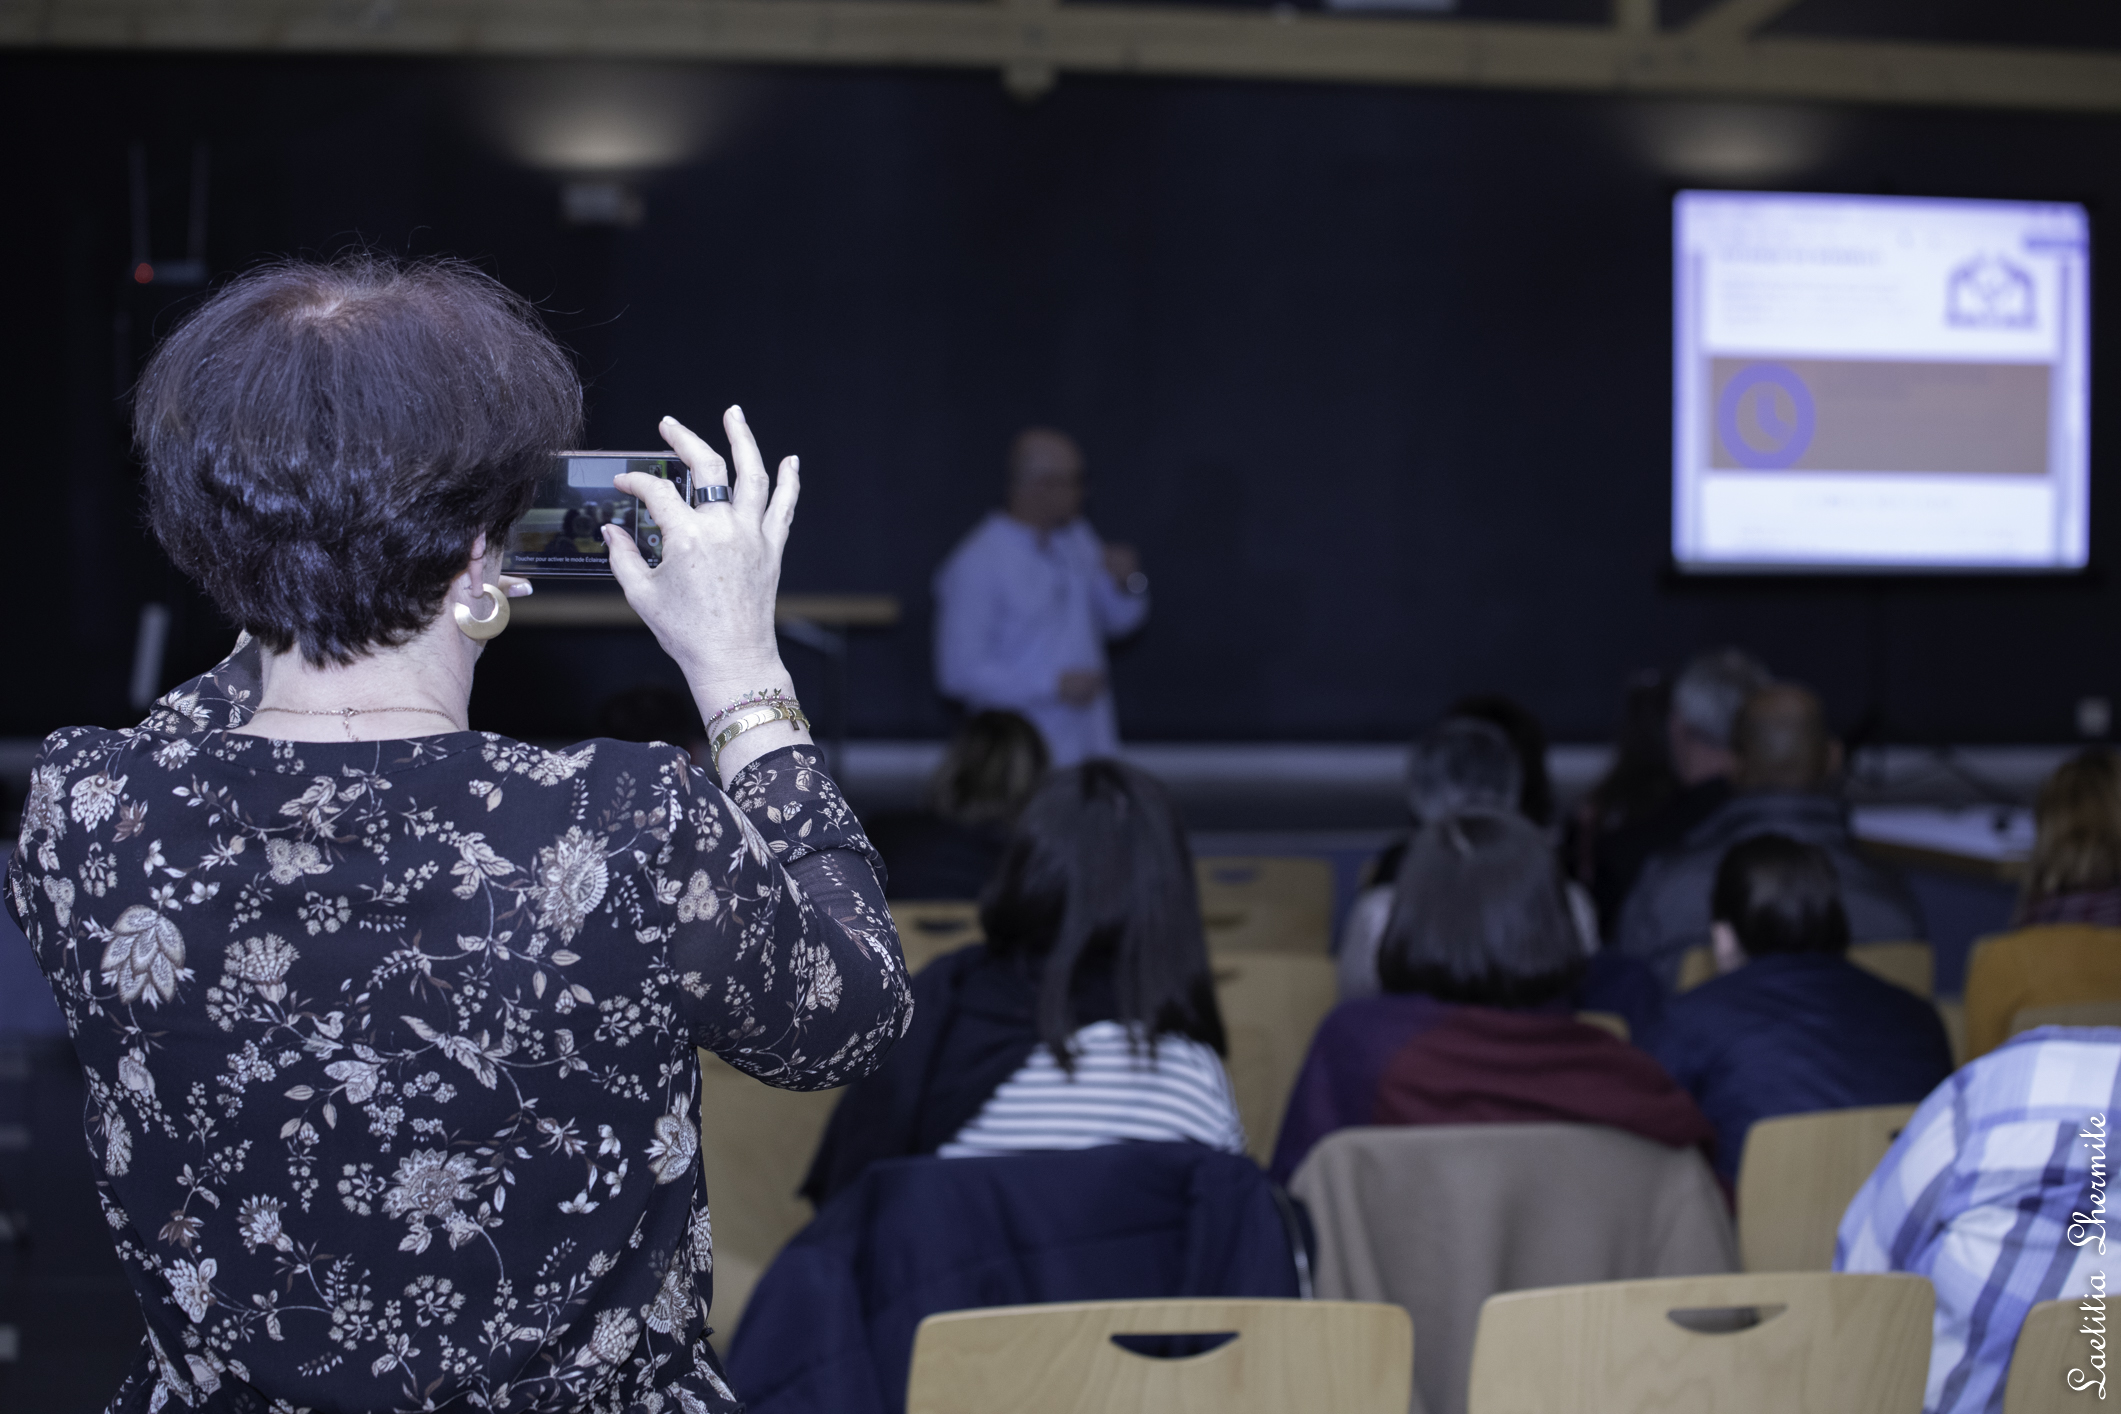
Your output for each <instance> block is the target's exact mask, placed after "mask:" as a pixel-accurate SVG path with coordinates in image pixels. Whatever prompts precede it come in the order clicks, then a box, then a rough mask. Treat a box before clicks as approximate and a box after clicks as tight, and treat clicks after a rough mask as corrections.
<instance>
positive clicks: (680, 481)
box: [501, 452, 687, 579]
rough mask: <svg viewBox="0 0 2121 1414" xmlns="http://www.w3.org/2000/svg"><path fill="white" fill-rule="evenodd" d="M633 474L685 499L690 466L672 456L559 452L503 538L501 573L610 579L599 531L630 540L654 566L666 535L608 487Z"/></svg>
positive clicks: (608, 561)
mask: <svg viewBox="0 0 2121 1414" xmlns="http://www.w3.org/2000/svg"><path fill="white" fill-rule="evenodd" d="M629 471H636V472H645V473H647V474H648V475H650V476H660V477H662V478H663V479H664V480H665V481H674V482H676V483H677V485H678V492H679V494H680V495H683V494H685V488H686V485H687V479H686V478H687V468H686V466H685V463H683V462H682V461H679V460H678V459H677V458H676V457H673V456H669V455H667V454H666V455H663V456H657V455H655V454H653V453H649V452H561V453H560V454H559V455H558V456H556V457H554V458H553V459H552V465H551V467H550V469H548V470H547V472H546V473H545V475H544V477H543V478H541V479H540V480H539V482H538V489H537V494H536V496H535V498H534V499H533V500H532V501H531V505H530V510H529V511H528V512H527V513H525V515H524V516H523V518H522V519H521V520H519V521H517V522H516V523H515V528H514V529H513V530H511V531H510V532H509V535H508V554H507V557H506V560H505V562H504V563H503V564H502V566H501V569H502V572H503V573H505V574H520V575H527V576H530V577H532V578H562V579H567V578H572V579H590V578H603V579H609V578H611V551H610V550H609V549H607V548H606V547H605V545H604V527H605V526H607V525H616V526H617V527H618V528H619V529H621V530H623V531H625V532H627V533H628V534H630V535H631V536H633V543H634V544H635V545H636V546H638V547H639V548H640V551H641V558H642V559H644V560H646V561H647V562H648V563H649V564H651V565H654V564H659V563H661V561H662V558H663V535H662V531H661V530H660V529H659V528H658V527H657V526H656V523H655V517H653V516H652V515H650V514H649V513H648V508H647V507H646V506H644V505H642V504H641V503H640V502H639V501H637V500H635V499H634V498H633V497H631V496H629V495H627V494H626V493H625V492H623V491H620V490H618V489H616V488H615V487H614V486H613V485H612V484H611V483H612V481H613V479H614V478H616V477H618V476H619V475H620V474H621V473H624V472H629Z"/></svg>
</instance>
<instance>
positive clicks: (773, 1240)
mask: <svg viewBox="0 0 2121 1414" xmlns="http://www.w3.org/2000/svg"><path fill="white" fill-rule="evenodd" d="M840 1093H841V1092H840V1091H838V1090H807V1091H805V1090H776V1089H775V1088H773V1087H772V1086H771V1085H767V1084H764V1083H762V1082H760V1081H757V1080H754V1079H752V1078H751V1077H750V1076H748V1075H746V1074H744V1073H743V1072H742V1071H740V1070H737V1069H736V1068H735V1067H733V1066H731V1065H730V1064H729V1063H728V1062H727V1061H724V1060H722V1059H721V1058H720V1057H719V1056H714V1055H710V1054H709V1053H707V1052H706V1051H702V1052H700V1158H701V1162H702V1163H703V1164H704V1165H705V1166H706V1169H707V1192H708V1193H709V1194H710V1195H711V1201H712V1203H713V1207H714V1324H715V1328H716V1329H717V1330H721V1331H729V1332H733V1331H735V1330H736V1323H737V1318H738V1317H739V1316H741V1315H743V1313H744V1303H745V1302H747V1301H749V1300H750V1299H751V1289H752V1287H754V1286H756V1285H757V1284H758V1279H759V1277H760V1276H761V1275H763V1274H764V1272H765V1270H766V1266H767V1264H768V1263H770V1262H771V1261H772V1260H773V1258H774V1254H775V1253H777V1252H779V1251H780V1250H781V1247H782V1245H783V1244H785V1243H786V1242H787V1241H788V1239H789V1238H791V1237H793V1236H795V1234H796V1232H797V1231H798V1230H799V1229H801V1228H802V1226H803V1225H804V1224H805V1223H807V1222H809V1221H810V1218H811V1211H810V1204H809V1203H808V1202H807V1201H805V1200H804V1199H801V1198H798V1197H797V1196H796V1194H795V1190H796V1186H797V1185H798V1184H800V1183H801V1182H802V1181H803V1175H805V1174H806V1173H808V1172H809V1171H810V1160H811V1156H812V1155H814V1154H815V1153H816V1152H817V1142H818V1139H819V1138H820V1137H821V1136H822V1135H823V1134H824V1132H825V1122H826V1121H827V1120H829V1119H831V1118H832V1107H833V1106H834V1105H835V1104H837V1103H839V1098H840ZM725 1339H726V1337H725Z"/></svg>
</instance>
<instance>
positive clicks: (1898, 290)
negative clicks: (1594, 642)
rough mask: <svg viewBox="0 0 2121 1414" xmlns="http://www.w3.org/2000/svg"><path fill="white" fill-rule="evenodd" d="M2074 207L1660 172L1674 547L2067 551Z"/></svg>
mask: <svg viewBox="0 0 2121 1414" xmlns="http://www.w3.org/2000/svg"><path fill="white" fill-rule="evenodd" d="M2089 276H2090V239H2089V229H2088V226H2087V222H2086V217H2085V212H2084V209H2083V208H2082V207H2080V206H2075V205H2070V204H2066V203H2052V202H2046V203H2043V202H2015V201H1952V200H1931V199H1914V198H1900V197H1847V196H1824V195H1800V194H1790V193H1757V192H1700V191H1690V192H1682V193H1680V194H1679V196H1678V197H1677V198H1676V201H1675V205H1674V211H1673V309H1674V318H1675V328H1674V338H1673V369H1672V429H1673V438H1672V552H1673V557H1674V558H1675V559H1676V560H1677V561H1678V564H1679V566H1680V568H1682V569H1685V570H1705V571H1718V570H1720V571H1733V570H1737V571H1761V570H1770V571H1772V570H1795V571H1802V570H1811V571H1823V572H1835V573H1844V572H1849V571H1861V570H1882V571H1893V570H1899V571H1953V570H1971V571H2048V572H2068V571H2073V570H2079V569H2082V568H2083V567H2084V564H2085V556H2086V546H2087V534H2086V518H2087V506H2086V502H2087V498H2088V482H2089V461H2088V457H2089V448H2090V427H2089V404H2090V377H2089V372H2090V370H2089V358H2090V344H2091V340H2090V330H2089V329H2088V328H2087V320H2088V319H2089V314H2090V301H2089V299H2088V297H2087V296H2088V285H2089Z"/></svg>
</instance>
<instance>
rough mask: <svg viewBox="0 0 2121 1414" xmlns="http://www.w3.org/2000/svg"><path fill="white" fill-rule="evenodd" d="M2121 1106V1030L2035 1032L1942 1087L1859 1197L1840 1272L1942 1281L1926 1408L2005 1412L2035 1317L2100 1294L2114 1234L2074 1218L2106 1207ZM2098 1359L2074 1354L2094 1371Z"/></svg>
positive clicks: (1843, 1239)
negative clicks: (2025, 1333)
mask: <svg viewBox="0 0 2121 1414" xmlns="http://www.w3.org/2000/svg"><path fill="white" fill-rule="evenodd" d="M2117 1112H2121V1028H2113V1027H2067V1028H2065V1027H2059V1026H2044V1027H2041V1028H2040V1029H2038V1030H2036V1031H2028V1032H2026V1033H2025V1034H2024V1035H2021V1036H2016V1037H2013V1038H2012V1039H2011V1040H2010V1041H2009V1042H2008V1043H2007V1044H2005V1045H2004V1046H2003V1048H2002V1049H2001V1050H1998V1051H1996V1052H1995V1053H1993V1054H1991V1055H1988V1056H1984V1057H1982V1058H1981V1059H1979V1060H1976V1061H1971V1062H1969V1063H1968V1064H1967V1065H1965V1066H1963V1067H1961V1068H1960V1069H1959V1070H1958V1071H1957V1072H1955V1073H1954V1074H1953V1075H1952V1076H1951V1077H1950V1078H1949V1079H1947V1080H1946V1081H1945V1082H1944V1083H1943V1084H1942V1085H1939V1086H1938V1087H1937V1088H1936V1090H1934V1091H1933V1092H1931V1094H1930V1096H1929V1098H1928V1099H1927V1100H1924V1101H1923V1102H1922V1107H1921V1108H1920V1109H1918V1110H1917V1111H1915V1117H1914V1118H1913V1119H1912V1120H1910V1121H1909V1122H1908V1126H1907V1128H1906V1129H1904V1130H1902V1131H1901V1133H1900V1137H1899V1138H1898V1139H1896V1140H1894V1141H1893V1147H1892V1148H1891V1149H1890V1150H1888V1151H1887V1153H1886V1156H1885V1158H1884V1160H1883V1161H1881V1162H1880V1163H1879V1165H1878V1168H1877V1170H1876V1171H1875V1172H1874V1173H1872V1174H1871V1176H1870V1178H1869V1180H1868V1181H1866V1182H1865V1183H1864V1185H1863V1187H1862V1188H1861V1189H1860V1190H1858V1192H1857V1194H1856V1197H1855V1200H1854V1201H1853V1202H1851V1203H1850V1204H1849V1208H1848V1212H1847V1214H1846V1215H1844V1216H1843V1218H1842V1219H1841V1231H1840V1235H1839V1238H1838V1240H1837V1241H1836V1243H1835V1254H1834V1270H1836V1271H1842V1272H1913V1273H1915V1274H1916V1275H1918V1276H1926V1277H1928V1278H1929V1279H1930V1282H1931V1284H1932V1285H1933V1286H1934V1287H1935V1288H1936V1291H1937V1314H1936V1318H1935V1323H1934V1324H1933V1326H1932V1327H1931V1335H1932V1339H1931V1345H1930V1374H1929V1387H1928V1390H1927V1392H1926V1393H1925V1394H1924V1396H1923V1400H1922V1408H1923V1411H1924V1414H1988V1411H1994V1410H1998V1409H2001V1408H2002V1407H2003V1387H2004V1381H2005V1376H2006V1375H2007V1373H2008V1372H2009V1369H2010V1359H2011V1350H2012V1347H2013V1346H2014V1344H2015V1343H2016V1341H2017V1339H2018V1330H2019V1327H2020V1326H2022V1325H2024V1323H2025V1316H2026V1313H2027V1312H2028V1311H2030V1310H2031V1309H2032V1308H2033V1307H2034V1306H2036V1305H2038V1304H2039V1303H2040V1302H2042V1301H2053V1300H2057V1299H2060V1298H2065V1297H2082V1296H2087V1295H2090V1294H2092V1282H2093V1281H2095V1280H2097V1281H2100V1289H2101V1290H2102V1291H2103V1290H2104V1287H2105V1283H2104V1281H2103V1279H2102V1278H2101V1277H2100V1273H2101V1272H2102V1271H2103V1270H2104V1268H2105V1267H2106V1264H2107V1261H2108V1258H2106V1257H2103V1256H2101V1255H2100V1252H2099V1249H2100V1247H2101V1246H2102V1245H2104V1244H2103V1242H2102V1241H2095V1240H2087V1239H2089V1238H2099V1237H2100V1235H2101V1234H2102V1232H2103V1231H2104V1229H2103V1228H2101V1227H2097V1226H2092V1227H2089V1228H2087V1227H2086V1225H2085V1224H2084V1223H2083V1221H2082V1219H2081V1218H2079V1217H2078V1216H2077V1215H2078V1214H2082V1213H2088V1212H2103V1211H2104V1210H2103V1208H2095V1207H2094V1206H2093V1205H2094V1204H2095V1203H2097V1202H2099V1201H2100V1200H2101V1199H2102V1198H2104V1196H2105V1184H2106V1180H2107V1175H2108V1173H2109V1171H2110V1168H2111V1165H2112V1162H2113V1160H2112V1158H2111V1157H2110V1156H2109V1154H2108V1152H2107V1129H2108V1125H2109V1123H2110V1122H2111V1120H2112V1117H2113V1116H2114V1115H2115V1114H2116V1113H2117ZM2093 1353H2094V1352H2093V1351H2092V1350H2091V1349H2090V1348H2082V1349H2080V1355H2081V1356H2082V1357H2084V1358H2081V1359H2079V1360H2078V1361H2077V1362H2076V1363H2077V1364H2078V1365H2079V1366H2080V1367H2083V1368H2085V1369H2086V1370H2087V1373H2089V1372H2090V1358H2089V1357H2090V1356H2091V1355H2092V1354H2093ZM2065 1374H2066V1371H2065V1370H2064V1369H2061V1368H2057V1369H2055V1370H2053V1371H2043V1372H2041V1378H2042V1379H2052V1380H2053V1381H2054V1382H2055V1385H2056V1387H2057V1388H2060V1387H2061V1385H2062V1384H2063V1380H2064V1377H2065Z"/></svg>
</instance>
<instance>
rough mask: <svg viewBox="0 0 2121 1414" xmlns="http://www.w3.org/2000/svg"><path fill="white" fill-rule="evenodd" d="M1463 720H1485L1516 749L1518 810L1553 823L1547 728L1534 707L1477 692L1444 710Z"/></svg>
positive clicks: (1540, 822)
mask: <svg viewBox="0 0 2121 1414" xmlns="http://www.w3.org/2000/svg"><path fill="white" fill-rule="evenodd" d="M1445 715H1446V716H1447V717H1455V718H1458V719H1459V720H1462V721H1470V722H1486V723H1487V724H1488V725H1490V726H1492V727H1495V728H1496V729H1497V730H1499V731H1500V732H1501V733H1502V734H1503V736H1504V737H1505V738H1506V739H1507V740H1508V741H1509V743H1510V749H1511V750H1512V751H1514V752H1516V753H1517V768H1518V786H1517V799H1516V801H1515V804H1516V806H1517V813H1518V814H1520V815H1522V816H1524V818H1525V819H1527V820H1530V821H1531V822H1532V823H1533V824H1535V825H1539V826H1546V825H1551V824H1553V823H1554V778H1553V777H1552V776H1551V775H1550V774H1548V772H1547V729H1546V728H1545V727H1543V726H1541V725H1540V724H1539V718H1538V717H1537V716H1535V715H1534V714H1533V712H1532V709H1531V708H1529V707H1527V706H1525V705H1524V704H1523V703H1521V702H1519V701H1517V699H1515V698H1514V697H1505V696H1503V695H1502V694H1501V693H1499V692H1476V693H1474V694H1473V695H1472V696H1471V697H1461V698H1459V699H1458V700H1457V701H1456V702H1454V703H1452V704H1451V710H1450V711H1449V712H1447V713H1446V714H1445Z"/></svg>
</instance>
